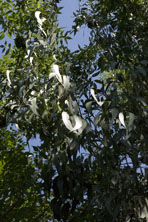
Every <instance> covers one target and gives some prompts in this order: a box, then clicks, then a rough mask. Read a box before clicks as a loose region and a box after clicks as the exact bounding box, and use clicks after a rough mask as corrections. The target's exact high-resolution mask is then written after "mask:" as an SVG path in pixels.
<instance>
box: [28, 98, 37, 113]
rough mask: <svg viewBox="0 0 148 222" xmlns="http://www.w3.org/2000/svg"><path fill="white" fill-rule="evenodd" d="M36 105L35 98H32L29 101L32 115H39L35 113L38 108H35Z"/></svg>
mask: <svg viewBox="0 0 148 222" xmlns="http://www.w3.org/2000/svg"><path fill="white" fill-rule="evenodd" d="M36 103H37V98H33V99H32V100H31V105H30V108H31V110H32V111H33V113H34V114H36V115H39V114H38V112H37V109H38V106H37V104H36Z"/></svg>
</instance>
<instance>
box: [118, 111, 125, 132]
mask: <svg viewBox="0 0 148 222" xmlns="http://www.w3.org/2000/svg"><path fill="white" fill-rule="evenodd" d="M119 121H120V123H121V124H122V125H123V126H124V127H125V128H126V125H125V122H124V115H123V113H119Z"/></svg>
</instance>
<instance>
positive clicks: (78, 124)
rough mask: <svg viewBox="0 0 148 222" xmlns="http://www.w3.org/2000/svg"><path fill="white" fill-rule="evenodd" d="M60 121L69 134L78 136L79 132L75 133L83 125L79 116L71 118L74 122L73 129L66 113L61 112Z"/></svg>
mask: <svg viewBox="0 0 148 222" xmlns="http://www.w3.org/2000/svg"><path fill="white" fill-rule="evenodd" d="M62 120H63V122H64V124H65V126H66V128H67V129H69V130H70V131H71V132H74V133H76V134H79V132H77V131H76V130H78V129H80V128H81V127H82V125H83V123H82V119H81V118H80V117H79V116H76V115H74V116H73V120H74V122H75V125H74V127H73V126H72V123H71V121H70V119H69V114H68V113H67V112H62Z"/></svg>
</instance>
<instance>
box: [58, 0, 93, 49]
mask: <svg viewBox="0 0 148 222" xmlns="http://www.w3.org/2000/svg"><path fill="white" fill-rule="evenodd" d="M59 6H62V7H63V9H62V14H61V15H59V26H60V27H65V30H70V29H71V27H72V25H73V20H74V16H73V12H74V11H76V10H77V9H79V0H62V1H61V3H60V4H59ZM88 42H89V29H88V28H87V27H82V28H81V29H80V30H79V32H78V33H77V34H76V36H74V37H73V38H72V40H70V41H69V44H68V46H69V48H70V49H71V50H72V51H74V50H76V49H77V46H78V44H79V45H80V46H84V45H85V44H88Z"/></svg>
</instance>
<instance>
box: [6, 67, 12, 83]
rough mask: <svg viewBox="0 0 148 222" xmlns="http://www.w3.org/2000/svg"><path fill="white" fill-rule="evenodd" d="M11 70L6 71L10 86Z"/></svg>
mask: <svg viewBox="0 0 148 222" xmlns="http://www.w3.org/2000/svg"><path fill="white" fill-rule="evenodd" d="M10 72H11V71H10V70H7V71H6V75H7V79H8V86H9V87H10V85H11V80H10Z"/></svg>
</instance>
